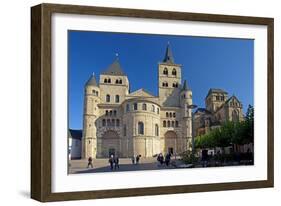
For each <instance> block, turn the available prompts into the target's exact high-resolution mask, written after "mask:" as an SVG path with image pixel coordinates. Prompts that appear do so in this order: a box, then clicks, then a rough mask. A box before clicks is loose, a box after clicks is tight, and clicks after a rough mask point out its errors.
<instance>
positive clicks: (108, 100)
mask: <svg viewBox="0 0 281 206" xmlns="http://www.w3.org/2000/svg"><path fill="white" fill-rule="evenodd" d="M105 101H106V102H110V95H109V94H107V95H106V100H105Z"/></svg>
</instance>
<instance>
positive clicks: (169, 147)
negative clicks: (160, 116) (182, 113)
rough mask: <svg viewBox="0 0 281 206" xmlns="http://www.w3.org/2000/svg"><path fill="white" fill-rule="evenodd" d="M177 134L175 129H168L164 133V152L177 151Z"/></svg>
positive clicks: (173, 152) (172, 152)
mask: <svg viewBox="0 0 281 206" xmlns="http://www.w3.org/2000/svg"><path fill="white" fill-rule="evenodd" d="M177 144H178V143H177V134H176V133H175V132H174V131H168V132H166V133H165V135H164V153H168V152H169V153H171V154H175V153H176V152H177Z"/></svg>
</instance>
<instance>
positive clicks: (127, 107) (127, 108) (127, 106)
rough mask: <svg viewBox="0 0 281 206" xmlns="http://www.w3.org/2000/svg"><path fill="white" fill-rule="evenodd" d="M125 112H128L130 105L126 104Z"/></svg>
mask: <svg viewBox="0 0 281 206" xmlns="http://www.w3.org/2000/svg"><path fill="white" fill-rule="evenodd" d="M126 111H127V112H128V111H130V105H129V104H126Z"/></svg>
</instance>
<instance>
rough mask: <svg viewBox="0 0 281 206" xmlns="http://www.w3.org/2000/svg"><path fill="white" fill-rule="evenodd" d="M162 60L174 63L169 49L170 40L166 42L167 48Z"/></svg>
mask: <svg viewBox="0 0 281 206" xmlns="http://www.w3.org/2000/svg"><path fill="white" fill-rule="evenodd" d="M163 62H165V63H171V64H174V57H173V54H172V50H171V47H170V42H168V45H167V48H166V54H165V57H164V59H163Z"/></svg>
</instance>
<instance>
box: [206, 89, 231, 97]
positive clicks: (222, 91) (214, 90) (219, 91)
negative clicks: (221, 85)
mask: <svg viewBox="0 0 281 206" xmlns="http://www.w3.org/2000/svg"><path fill="white" fill-rule="evenodd" d="M211 93H223V94H228V93H227V92H226V91H224V90H223V89H217V88H211V89H209V91H208V94H207V96H206V98H207V97H208V96H209V95H210V94H211Z"/></svg>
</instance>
